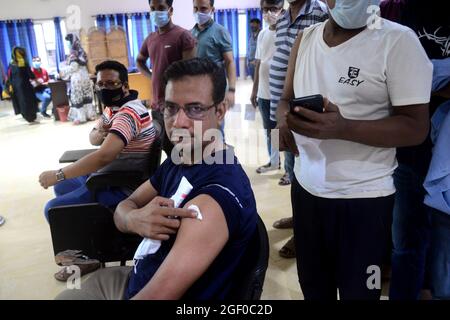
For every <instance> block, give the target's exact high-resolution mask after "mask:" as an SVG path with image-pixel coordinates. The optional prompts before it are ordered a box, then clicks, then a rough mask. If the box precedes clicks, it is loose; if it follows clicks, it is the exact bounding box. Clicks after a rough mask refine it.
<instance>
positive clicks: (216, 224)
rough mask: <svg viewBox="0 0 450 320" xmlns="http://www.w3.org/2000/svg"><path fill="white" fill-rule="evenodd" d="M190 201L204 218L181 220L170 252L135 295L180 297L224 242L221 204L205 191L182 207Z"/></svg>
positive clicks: (225, 228)
mask: <svg viewBox="0 0 450 320" xmlns="http://www.w3.org/2000/svg"><path fill="white" fill-rule="evenodd" d="M191 204H195V205H196V206H198V207H199V208H200V211H201V213H202V215H203V220H202V221H199V220H196V219H183V220H182V222H181V226H180V229H179V230H178V234H177V238H176V240H175V243H174V245H173V247H172V249H171V250H170V253H169V255H168V256H167V257H166V259H165V260H164V262H163V264H162V265H161V266H160V268H159V269H158V271H157V272H156V274H155V275H154V276H153V278H152V279H151V280H150V282H149V283H148V284H147V285H146V286H145V288H144V289H142V290H141V292H139V293H138V294H137V296H136V297H135V298H136V299H179V298H181V297H182V296H183V295H184V294H185V292H186V291H187V290H188V289H189V288H190V287H191V286H192V285H193V284H194V283H195V281H197V280H198V279H199V278H200V277H201V276H202V275H203V274H204V273H205V272H206V270H207V269H208V268H209V267H210V265H211V264H212V263H213V261H214V260H215V259H216V257H217V256H218V255H219V254H220V252H221V251H222V249H223V248H224V246H225V244H226V243H227V241H228V238H229V234H228V226H227V222H226V219H225V215H224V213H223V211H222V208H221V207H220V205H219V204H218V203H217V202H216V201H215V200H214V199H213V198H211V197H210V196H208V195H200V196H198V197H196V198H195V199H193V200H192V201H190V202H189V203H188V204H186V206H185V208H188V207H189V206H190V205H191ZM174 280H176V281H174Z"/></svg>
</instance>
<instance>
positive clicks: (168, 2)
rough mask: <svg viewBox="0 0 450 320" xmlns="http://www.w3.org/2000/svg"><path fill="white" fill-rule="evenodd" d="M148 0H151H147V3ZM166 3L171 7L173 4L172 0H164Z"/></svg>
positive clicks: (150, 0) (149, 0)
mask: <svg viewBox="0 0 450 320" xmlns="http://www.w3.org/2000/svg"><path fill="white" fill-rule="evenodd" d="M150 2H152V0H148V3H149V4H150ZM166 3H167V5H168V6H169V7H171V6H172V5H173V0H166Z"/></svg>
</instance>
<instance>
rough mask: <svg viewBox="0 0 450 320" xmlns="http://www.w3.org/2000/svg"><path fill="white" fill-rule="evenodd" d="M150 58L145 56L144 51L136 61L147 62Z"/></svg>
mask: <svg viewBox="0 0 450 320" xmlns="http://www.w3.org/2000/svg"><path fill="white" fill-rule="evenodd" d="M147 60H148V57H146V56H144V55H143V54H142V53H139V55H138V57H137V58H136V61H138V62H142V63H144V64H145V63H146V62H147Z"/></svg>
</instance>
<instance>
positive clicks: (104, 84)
mask: <svg viewBox="0 0 450 320" xmlns="http://www.w3.org/2000/svg"><path fill="white" fill-rule="evenodd" d="M122 85H123V83H122V81H119V80H118V81H97V83H96V84H95V89H96V90H98V91H100V90H103V89H109V90H114V89H118V88H121V87H122Z"/></svg>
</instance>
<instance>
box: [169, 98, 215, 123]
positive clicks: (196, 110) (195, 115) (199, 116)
mask: <svg viewBox="0 0 450 320" xmlns="http://www.w3.org/2000/svg"><path fill="white" fill-rule="evenodd" d="M215 106H217V104H213V105H211V106H209V107H206V106H203V105H201V104H188V105H186V106H183V107H182V106H180V105H178V104H176V103H172V102H167V101H166V102H164V105H163V107H162V110H163V112H164V117H165V118H171V117H173V116H175V115H176V114H177V113H178V112H179V111H180V109H183V111H184V113H185V114H186V116H187V117H188V118H189V119H192V120H203V119H205V117H206V115H207V113H208V111H209V110H210V109H211V108H214V107H215Z"/></svg>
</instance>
